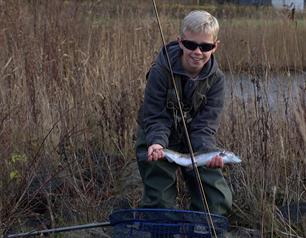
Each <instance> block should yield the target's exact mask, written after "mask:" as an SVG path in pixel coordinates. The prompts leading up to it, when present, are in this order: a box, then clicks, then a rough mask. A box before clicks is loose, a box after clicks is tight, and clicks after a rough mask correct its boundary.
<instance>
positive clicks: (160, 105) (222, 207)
mask: <svg viewBox="0 0 306 238" xmlns="http://www.w3.org/2000/svg"><path fill="white" fill-rule="evenodd" d="M218 32H219V24H218V21H217V19H216V18H215V17H213V16H212V15H211V14H209V13H208V12H206V11H192V12H190V13H189V14H188V15H187V16H186V17H185V18H184V20H183V22H182V27H181V33H180V36H179V37H178V38H177V41H175V42H171V43H169V44H168V45H167V46H166V48H167V52H168V55H169V58H170V62H171V66H172V69H173V74H174V77H175V81H176V85H177V88H178V89H179V95H180V99H181V101H182V108H183V111H184V119H185V121H186V124H187V128H188V134H189V136H190V140H191V144H192V148H193V150H194V152H197V151H201V152H208V151H212V150H214V149H216V145H215V144H216V142H215V133H216V131H217V128H218V125H219V121H220V113H221V111H222V109H223V105H224V75H223V73H222V72H221V71H220V70H219V68H218V65H217V62H216V60H215V58H214V56H213V53H214V52H215V51H216V50H217V48H218V44H219V41H218V39H217V36H218ZM138 122H139V125H140V127H139V130H138V132H137V141H136V155H137V161H138V167H139V171H140V174H141V177H142V180H143V184H144V195H143V198H142V201H141V206H142V207H145V208H175V205H176V196H177V190H176V181H177V178H176V170H177V169H178V168H180V169H181V171H182V174H183V177H184V179H185V182H186V185H187V186H188V189H189V192H190V195H191V204H190V209H191V210H198V211H203V210H205V207H203V204H202V200H201V195H200V191H199V186H198V184H197V181H196V177H195V174H194V171H192V170H190V169H187V168H184V167H180V166H179V165H177V164H174V163H169V162H167V160H165V159H164V152H163V149H164V148H169V149H172V150H175V151H178V152H181V153H189V151H188V146H187V144H186V138H185V135H184V130H183V126H182V118H181V115H180V112H179V110H178V103H177V100H176V97H175V93H174V86H173V83H172V78H171V72H170V69H169V66H168V62H167V57H166V52H165V49H164V48H163V49H162V50H161V52H160V53H159V55H158V57H157V59H156V60H155V64H154V65H153V66H152V67H151V69H150V71H149V73H148V79H147V85H146V89H145V96H144V103H143V105H142V110H140V113H139V120H138ZM223 166H224V162H223V159H222V158H221V157H219V156H217V157H215V158H213V159H212V160H211V161H210V163H209V164H208V165H207V166H206V167H199V168H198V170H199V173H200V177H201V181H202V184H203V187H204V190H205V195H206V198H207V202H208V205H209V209H210V211H211V212H212V213H215V214H220V215H224V214H226V213H227V212H228V211H229V210H230V208H231V205H232V194H231V191H230V189H229V187H228V185H227V184H226V181H225V180H224V177H223V175H222V172H221V170H220V168H222V167H223Z"/></svg>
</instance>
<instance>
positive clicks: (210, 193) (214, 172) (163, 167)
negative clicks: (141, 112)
mask: <svg viewBox="0 0 306 238" xmlns="http://www.w3.org/2000/svg"><path fill="white" fill-rule="evenodd" d="M136 154H137V161H138V167H139V171H140V175H141V177H142V181H143V184H144V194H143V197H142V201H141V207H143V208H175V207H176V197H177V189H176V183H177V178H176V170H177V169H178V168H181V171H182V174H183V177H184V179H185V182H186V184H187V187H188V189H189V191H190V195H191V204H190V209H191V210H195V211H205V210H206V209H205V208H204V207H203V203H202V199H201V193H200V190H199V185H198V183H197V181H196V177H195V174H194V171H193V170H190V169H188V168H185V167H181V166H179V165H177V164H175V163H169V162H168V161H166V160H159V161H148V160H147V157H146V156H147V145H146V143H145V136H144V132H143V130H142V129H138V132H137V141H136ZM198 170H199V173H200V177H201V181H202V184H203V187H204V191H205V196H206V199H207V202H208V206H209V209H210V212H212V213H214V214H219V215H226V213H228V212H229V210H230V209H231V206H232V193H231V191H230V189H229V187H228V185H227V183H226V181H225V179H224V177H223V175H222V172H221V170H220V169H209V168H206V167H198Z"/></svg>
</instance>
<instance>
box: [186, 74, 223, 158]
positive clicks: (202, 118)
mask: <svg viewBox="0 0 306 238" xmlns="http://www.w3.org/2000/svg"><path fill="white" fill-rule="evenodd" d="M224 97H225V80H224V74H223V73H221V72H219V73H218V76H217V78H216V80H215V81H214V84H213V85H212V86H211V88H210V89H209V91H208V93H207V103H206V104H205V105H203V106H202V107H201V108H200V110H199V112H198V113H197V114H196V116H195V117H194V119H193V120H192V122H191V125H190V128H189V133H190V140H191V143H192V147H193V149H194V150H195V151H206V152H208V151H212V150H215V149H216V148H217V146H216V139H215V134H216V132H217V129H218V127H219V124H220V116H221V112H222V110H223V107H224Z"/></svg>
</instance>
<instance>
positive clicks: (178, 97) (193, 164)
mask: <svg viewBox="0 0 306 238" xmlns="http://www.w3.org/2000/svg"><path fill="white" fill-rule="evenodd" d="M152 3H153V6H154V12H155V16H156V19H157V23H158V27H159V31H160V35H161V38H162V42H163V47H164V49H165V53H166V57H167V63H168V66H169V69H170V74H171V79H172V84H173V87H174V91H175V95H176V99H177V103H178V107H179V112H180V115H181V118H182V123H183V128H184V133H185V136H186V140H187V145H188V149H189V153H190V158H191V163H192V168H193V171H194V173H195V177H196V180H197V183H198V186H199V190H200V193H201V200H202V203H203V207H204V208H206V211H207V214H208V218H209V220H208V221H209V222H207V223H208V226H209V228H212V230H213V234H214V237H217V234H216V229H215V227H214V223H213V220H212V217H211V213H210V210H209V206H208V202H207V198H206V196H205V192H204V187H203V184H202V182H201V178H200V173H199V170H198V168H197V166H196V162H195V157H194V152H193V149H192V145H191V141H190V136H189V133H188V129H187V125H186V121H185V118H184V113H183V109H182V105H181V100H180V96H179V93H178V89H177V86H176V83H175V78H174V74H173V69H172V66H171V62H170V58H169V54H168V50H167V47H166V41H165V38H164V34H163V30H162V26H161V23H160V20H159V15H158V11H157V7H156V3H155V0H152Z"/></svg>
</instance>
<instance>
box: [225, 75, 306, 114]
mask: <svg viewBox="0 0 306 238" xmlns="http://www.w3.org/2000/svg"><path fill="white" fill-rule="evenodd" d="M226 82H227V86H226V98H227V99H230V98H236V99H239V100H241V101H244V102H245V103H246V104H248V103H253V102H254V101H257V102H258V103H261V104H262V105H265V106H267V107H268V108H269V109H270V110H272V111H274V110H277V108H279V107H284V106H289V105H295V104H296V103H297V101H298V100H299V97H300V96H301V94H304V95H305V90H306V72H303V73H300V74H292V75H283V74H278V75H272V76H271V77H269V78H268V77H262V78H258V77H254V76H251V75H246V74H239V75H230V74H227V75H226ZM227 102H230V100H227Z"/></svg>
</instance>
